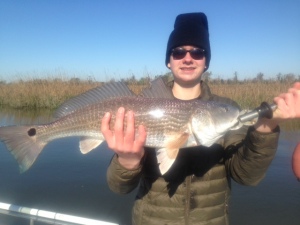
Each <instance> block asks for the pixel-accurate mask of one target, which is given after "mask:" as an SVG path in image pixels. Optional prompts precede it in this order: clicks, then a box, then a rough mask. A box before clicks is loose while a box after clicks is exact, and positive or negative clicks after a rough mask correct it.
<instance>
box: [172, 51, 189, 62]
mask: <svg viewBox="0 0 300 225" xmlns="http://www.w3.org/2000/svg"><path fill="white" fill-rule="evenodd" d="M185 55H186V50H184V49H174V50H173V52H172V56H173V58H174V59H175V60H176V59H177V60H179V59H183V58H184V57H185Z"/></svg>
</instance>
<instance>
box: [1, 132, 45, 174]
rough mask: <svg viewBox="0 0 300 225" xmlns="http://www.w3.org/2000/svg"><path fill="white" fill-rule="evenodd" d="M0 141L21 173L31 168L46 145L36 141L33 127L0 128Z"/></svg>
mask: <svg viewBox="0 0 300 225" xmlns="http://www.w3.org/2000/svg"><path fill="white" fill-rule="evenodd" d="M0 141H2V142H4V143H5V145H6V147H7V148H8V150H9V151H10V152H11V154H12V155H13V156H14V157H15V159H16V160H17V162H18V164H19V169H20V172H21V173H23V172H25V171H26V170H28V169H29V168H30V167H31V166H32V164H33V163H34V161H35V160H36V158H37V157H38V155H39V154H40V153H41V151H42V150H43V148H44V146H45V145H46V144H47V143H45V142H42V141H39V140H38V138H37V135H36V128H35V127H34V126H7V127H0Z"/></svg>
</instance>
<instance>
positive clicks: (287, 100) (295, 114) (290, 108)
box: [274, 82, 300, 120]
mask: <svg viewBox="0 0 300 225" xmlns="http://www.w3.org/2000/svg"><path fill="white" fill-rule="evenodd" d="M274 102H275V103H276V104H277V110H276V111H275V112H274V118H279V119H283V120H285V119H293V118H300V82H296V83H295V84H294V85H293V87H292V88H290V89H289V90H288V92H286V93H282V94H280V95H279V96H278V97H276V98H274Z"/></svg>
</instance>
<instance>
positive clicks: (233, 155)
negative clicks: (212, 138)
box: [224, 127, 280, 186]
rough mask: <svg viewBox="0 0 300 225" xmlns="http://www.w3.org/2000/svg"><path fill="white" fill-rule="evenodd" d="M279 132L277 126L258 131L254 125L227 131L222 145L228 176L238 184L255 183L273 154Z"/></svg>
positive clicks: (260, 177) (262, 176)
mask: <svg viewBox="0 0 300 225" xmlns="http://www.w3.org/2000/svg"><path fill="white" fill-rule="evenodd" d="M279 133H280V130H279V127H277V128H276V129H275V130H274V131H273V132H271V133H260V132H258V131H256V130H255V129H254V127H249V128H248V127H242V128H241V129H239V130H236V131H232V132H230V133H228V134H227V135H226V136H225V138H224V146H225V154H226V158H227V160H226V161H225V165H226V168H227V171H228V174H229V175H230V177H231V178H232V179H233V180H235V181H236V182H237V183H239V184H243V185H251V186H255V185H257V184H258V183H259V182H260V181H261V180H262V179H263V178H264V176H265V174H266V171H267V169H268V167H269V165H270V164H271V162H272V160H273V158H274V156H275V153H276V150H277V146H278V139H279Z"/></svg>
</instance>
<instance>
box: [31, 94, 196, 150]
mask: <svg viewBox="0 0 300 225" xmlns="http://www.w3.org/2000/svg"><path fill="white" fill-rule="evenodd" d="M191 105H192V104H190V103H188V102H187V103H185V102H184V101H174V100H168V99H162V100H160V99H151V98H141V97H123V98H114V99H111V100H107V101H103V102H101V103H98V104H94V105H90V106H88V107H86V108H84V109H80V110H77V111H75V112H73V113H71V114H70V115H67V116H65V117H63V118H61V119H59V120H57V121H55V122H53V123H50V124H48V125H43V126H38V127H37V128H36V132H37V134H38V135H39V138H40V139H41V140H43V141H47V142H48V141H51V140H53V139H56V138H62V137H68V136H93V137H96V138H100V139H104V138H103V136H102V134H101V132H100V126H101V118H102V117H103V116H104V114H105V112H107V111H108V112H111V113H112V119H111V128H112V129H113V127H114V122H115V112H116V111H117V110H118V108H119V107H120V106H123V107H124V108H125V109H126V111H128V110H132V111H134V113H135V121H136V122H135V128H136V129H137V127H138V125H140V124H143V125H144V126H145V127H146V128H147V137H148V138H147V142H146V145H147V146H151V147H156V146H159V145H161V144H162V143H163V141H164V137H165V136H166V134H170V133H174V132H185V131H186V129H187V123H188V122H189V120H190V116H191V112H189V111H191ZM124 129H126V124H125V128H124Z"/></svg>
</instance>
